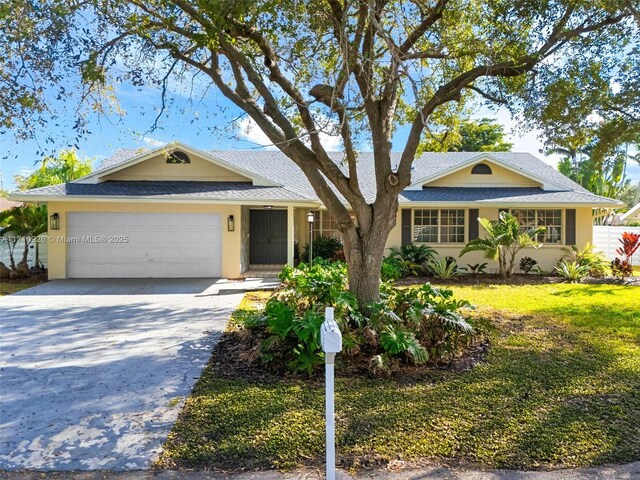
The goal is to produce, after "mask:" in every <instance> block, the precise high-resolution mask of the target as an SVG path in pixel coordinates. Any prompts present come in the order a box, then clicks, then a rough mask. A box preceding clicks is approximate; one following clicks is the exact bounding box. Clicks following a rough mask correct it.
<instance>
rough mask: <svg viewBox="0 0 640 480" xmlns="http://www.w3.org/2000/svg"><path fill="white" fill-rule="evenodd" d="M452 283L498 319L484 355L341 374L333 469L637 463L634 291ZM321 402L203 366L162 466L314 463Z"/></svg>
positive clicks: (296, 383)
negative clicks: (402, 371)
mask: <svg viewBox="0 0 640 480" xmlns="http://www.w3.org/2000/svg"><path fill="white" fill-rule="evenodd" d="M453 288H454V290H455V291H456V293H457V294H458V296H460V297H462V298H467V299H469V300H471V301H472V302H473V303H474V304H476V305H478V306H479V310H478V313H479V314H482V315H490V316H492V317H494V318H496V319H497V320H496V323H497V326H498V328H499V332H500V333H499V336H498V337H497V338H496V339H495V341H494V343H493V346H492V349H491V353H490V355H489V358H488V359H487V362H486V363H484V364H482V365H480V366H478V367H476V368H475V369H473V370H472V371H469V372H467V373H464V374H455V373H450V372H443V371H441V372H434V373H433V375H431V376H430V377H429V378H426V379H424V380H423V381H419V382H408V381H404V382H402V381H394V380H389V379H365V378H362V379H353V378H339V379H337V382H336V415H337V421H336V422H337V449H338V457H339V462H340V464H341V465H342V466H345V467H355V468H357V467H366V466H370V465H376V464H380V463H384V462H386V461H389V460H394V459H402V460H409V461H411V460H420V459H433V460H438V459H454V460H455V461H459V462H462V463H469V462H471V463H474V464H480V465H483V466H486V467H509V468H521V469H548V468H560V467H569V466H588V465H598V464H604V463H623V462H629V461H633V460H638V459H640V421H638V419H640V394H639V392H640V287H624V286H612V285H569V284H555V285H541V286H519V287H515V286H464V287H460V286H455V287H453ZM494 309H499V310H494ZM337 368H338V370H339V366H338V367H337ZM323 408H324V398H323V386H322V383H319V382H318V381H302V380H287V381H281V382H279V383H275V384H273V383H271V384H268V383H266V384H261V383H256V382H249V381H244V380H229V379H223V378H220V377H216V376H215V375H214V374H213V373H212V370H211V369H209V368H207V369H206V370H205V372H204V374H203V376H202V377H201V379H200V380H199V381H198V383H197V385H196V387H195V388H194V391H193V394H192V396H191V397H190V398H189V399H188V400H187V403H186V406H185V409H184V411H183V412H182V415H181V416H180V418H179V420H178V422H177V423H176V425H175V427H174V429H173V431H172V433H171V435H170V437H169V439H168V441H167V443H166V445H165V450H164V452H163V454H162V456H161V459H160V462H159V464H160V465H161V466H171V467H176V466H177V467H197V468H212V469H237V468H273V467H276V468H282V469H289V468H294V467H298V466H304V465H313V464H317V463H319V462H321V461H322V456H323V453H324V439H323V429H324V422H323Z"/></svg>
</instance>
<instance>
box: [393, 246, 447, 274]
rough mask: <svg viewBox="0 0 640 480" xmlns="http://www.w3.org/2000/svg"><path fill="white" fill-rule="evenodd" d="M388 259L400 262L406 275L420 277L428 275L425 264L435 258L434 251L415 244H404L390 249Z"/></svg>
mask: <svg viewBox="0 0 640 480" xmlns="http://www.w3.org/2000/svg"><path fill="white" fill-rule="evenodd" d="M389 250H390V253H389V258H395V259H398V260H401V261H402V262H403V264H404V267H403V268H404V269H405V271H406V272H407V273H406V274H407V275H414V276H420V275H425V274H426V273H428V269H427V264H428V263H429V262H430V261H432V260H433V259H434V258H435V257H436V251H435V250H434V249H433V248H431V247H429V246H427V245H419V244H416V243H406V244H404V245H402V246H401V247H400V248H398V247H391V248H390V249H389Z"/></svg>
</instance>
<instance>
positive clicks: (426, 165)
mask: <svg viewBox="0 0 640 480" xmlns="http://www.w3.org/2000/svg"><path fill="white" fill-rule="evenodd" d="M144 152H145V150H144V149H139V148H138V149H120V150H118V151H117V152H116V154H115V155H114V156H112V157H110V158H108V159H106V160H104V161H103V162H102V163H101V164H100V166H99V167H98V169H97V170H96V171H97V172H99V171H103V170H107V169H108V168H111V167H113V166H116V165H118V164H121V163H123V162H126V161H127V160H129V159H131V158H133V157H135V156H137V155H139V154H141V153H144ZM207 153H209V154H210V155H212V156H213V157H214V158H218V159H220V160H222V161H225V162H227V163H229V164H232V165H235V166H237V167H239V168H241V169H244V170H246V171H247V172H250V173H253V174H255V175H257V176H260V177H262V178H266V179H267V180H270V181H272V182H274V183H276V184H279V185H282V188H280V189H279V190H278V189H274V190H272V191H270V192H268V194H269V195H276V194H278V195H280V194H281V195H282V197H278V198H280V199H282V200H315V201H317V200H318V196H317V195H316V193H315V191H314V189H313V188H312V187H311V185H310V184H309V182H308V180H307V178H306V176H305V175H304V174H303V173H302V170H300V168H299V167H298V166H297V165H295V164H294V163H293V162H292V161H291V160H289V159H288V158H287V157H286V156H285V155H284V154H283V153H281V152H280V151H277V150H276V151H273V150H251V151H247V150H210V151H208V152H207ZM482 154H483V152H450V153H439V152H427V153H424V154H422V155H421V156H420V157H418V158H416V160H415V161H414V165H413V171H412V178H413V181H414V182H417V181H419V180H422V179H426V178H430V177H435V176H441V175H444V174H446V173H447V172H451V171H455V170H457V169H458V168H460V167H461V166H462V165H463V164H465V163H466V162H469V161H471V159H473V158H476V157H478V156H480V155H482ZM400 155H401V154H400V153H392V163H394V164H397V163H398V162H399V161H400ZM486 155H489V156H491V157H493V158H495V159H497V160H498V161H500V162H503V163H504V164H506V165H507V166H509V167H510V168H512V169H513V170H515V171H520V172H522V173H523V174H524V175H527V176H533V177H535V178H538V179H540V180H542V181H543V182H547V183H551V184H554V185H556V186H558V187H559V188H560V191H555V192H551V191H543V190H541V189H527V188H525V189H522V188H520V189H509V188H498V189H496V188H442V189H436V188H433V187H430V188H427V189H425V190H423V191H419V190H416V191H409V190H405V191H404V192H403V193H402V195H401V198H400V201H425V202H426V201H446V200H449V201H457V200H460V199H463V198H464V199H465V200H464V201H470V202H471V201H484V202H488V201H494V202H498V201H500V202H509V201H516V199H517V201H518V202H528V203H538V202H544V203H547V202H559V203H564V202H567V203H592V204H603V205H615V204H616V201H613V200H611V199H607V198H604V197H599V196H597V195H594V194H592V193H590V192H589V191H587V190H586V189H584V188H582V187H581V186H580V185H578V184H576V183H575V182H573V181H572V180H570V179H569V178H567V177H565V176H564V175H562V174H561V173H560V172H558V171H557V170H555V169H554V168H553V167H551V166H550V165H547V164H546V163H544V162H543V161H541V160H540V159H538V158H536V157H535V156H533V155H531V154H530V153H521V152H487V153H486ZM329 156H330V157H331V159H332V160H333V161H334V162H335V163H336V164H337V165H340V166H341V167H342V166H343V160H344V154H343V153H342V152H329ZM358 174H359V179H360V184H361V189H362V192H363V194H364V195H365V197H366V199H367V201H373V199H374V198H375V194H376V191H375V180H374V179H375V168H374V161H373V154H372V153H371V152H361V153H359V157H358ZM107 183H111V184H115V183H122V182H105V183H103V184H98V185H105V184H107ZM126 183H127V184H132V185H131V186H130V188H133V183H134V182H126ZM144 183H146V184H149V185H150V184H152V183H161V184H163V185H164V186H163V187H162V188H163V193H161V195H163V196H180V195H185V193H179V189H180V187H181V186H182V187H185V185H184V184H190V183H202V184H210V185H209V186H206V187H205V188H206V189H208V191H209V193H208V194H207V195H214V194H215V195H218V196H222V195H223V194H222V193H221V190H220V189H218V190H216V191H215V192H214V182H144ZM74 185H80V184H74ZM109 188H112V189H113V188H114V187H109ZM118 188H119V189H121V188H124V186H120V187H118ZM135 188H136V189H139V190H140V189H141V188H142V187H140V186H136V187H135ZM147 188H148V187H147ZM168 188H173V189H174V190H173V191H172V192H169V191H168V190H166V189H168ZM189 188H194V189H196V190H197V188H196V187H189ZM74 191H75V190H74ZM86 191H89V190H86ZM92 191H94V192H96V193H87V194H88V195H102V193H98V192H100V190H99V189H98V188H95V189H94V190H92ZM110 191H114V190H110ZM130 191H131V192H132V193H129V194H127V195H145V194H140V193H133V190H130ZM233 191H234V192H235V193H233V194H231V193H227V194H225V195H245V196H244V197H242V196H240V197H237V198H248V199H250V198H251V197H250V196H249V195H250V194H249V190H247V189H242V188H241V189H239V190H238V189H235V190H233ZM36 192H37V193H40V194H43V193H41V192H38V191H33V193H36ZM58 192H59V193H57V194H62V195H74V194H75V195H77V193H70V192H71V191H68V192H67V191H65V192H64V193H63V192H62V191H58ZM174 193H175V195H174ZM266 193H267V192H266V191H265V192H264V193H263V194H266ZM47 194H51V195H55V194H56V193H53V192H51V193H47ZM112 194H113V193H107V194H106V195H112ZM263 194H260V195H263ZM188 195H189V196H198V195H200V196H203V195H204V193H202V192H200V193H198V192H196V191H192V192H191V193H188ZM251 195H253V194H251ZM454 197H455V198H454ZM203 198H204V197H203ZM206 198H214V197H206ZM439 199H446V200H439Z"/></svg>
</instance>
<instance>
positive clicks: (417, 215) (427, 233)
mask: <svg viewBox="0 0 640 480" xmlns="http://www.w3.org/2000/svg"><path fill="white" fill-rule="evenodd" d="M464 226H465V211H464V210H461V209H443V210H435V209H434V210H414V211H413V241H414V242H419V243H464Z"/></svg>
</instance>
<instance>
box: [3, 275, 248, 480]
mask: <svg viewBox="0 0 640 480" xmlns="http://www.w3.org/2000/svg"><path fill="white" fill-rule="evenodd" d="M249 286H250V285H249ZM246 287H247V284H243V283H220V282H218V283H216V281H215V280H211V279H186V280H182V279H178V280H57V281H53V282H49V283H46V284H43V285H40V286H38V287H35V288H31V289H29V290H24V291H22V292H19V293H17V294H14V295H10V296H8V297H3V298H0V322H1V323H0V325H1V330H0V374H1V379H0V470H2V469H5V470H14V469H22V468H27V469H42V470H91V469H112V470H135V469H145V468H149V466H150V463H151V462H152V461H153V460H154V459H155V458H157V456H158V453H159V452H160V450H161V447H162V443H163V441H164V440H165V439H166V437H167V434H168V432H169V430H170V428H171V426H172V425H173V423H174V421H175V420H176V417H177V415H178V412H179V411H180V408H181V406H182V404H183V400H184V398H185V397H186V396H188V395H189V392H190V391H191V388H192V387H193V384H194V383H195V380H196V379H197V378H198V376H199V375H200V372H201V371H202V368H203V367H204V365H205V364H206V362H207V360H208V359H209V356H210V354H211V350H212V348H213V346H214V344H215V342H216V340H217V338H218V337H219V335H220V333H221V332H222V331H223V330H224V328H225V325H226V323H227V319H228V318H229V315H230V314H231V312H232V311H233V309H234V308H235V307H236V306H237V305H238V304H239V303H240V300H241V299H242V295H243V292H244V290H245V288H246Z"/></svg>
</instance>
